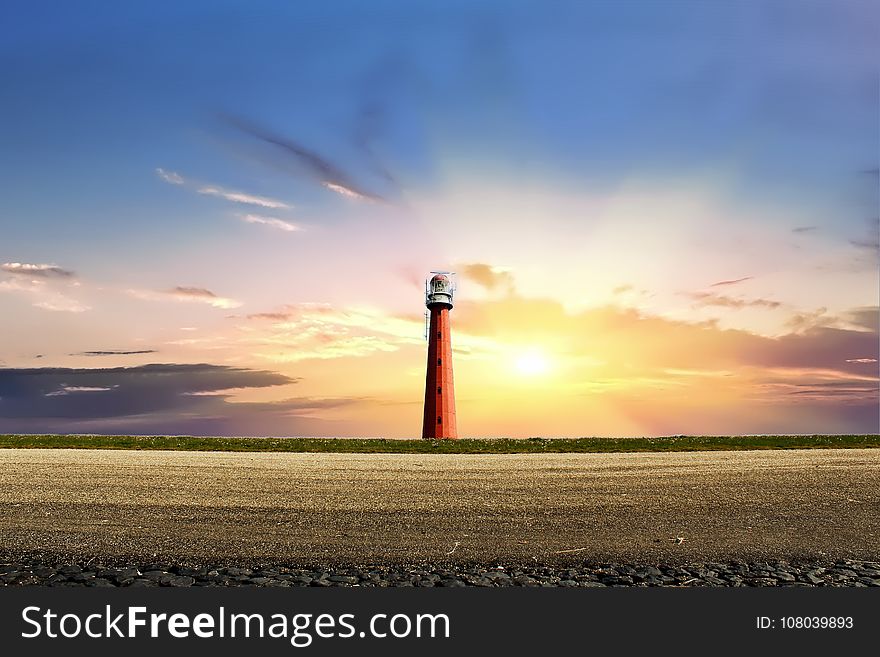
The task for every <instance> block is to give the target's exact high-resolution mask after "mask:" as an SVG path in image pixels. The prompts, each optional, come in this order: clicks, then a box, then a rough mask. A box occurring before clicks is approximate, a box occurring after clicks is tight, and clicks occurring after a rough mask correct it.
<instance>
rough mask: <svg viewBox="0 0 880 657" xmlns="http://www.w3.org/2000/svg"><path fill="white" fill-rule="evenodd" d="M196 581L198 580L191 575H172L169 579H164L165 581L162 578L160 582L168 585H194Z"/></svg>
mask: <svg viewBox="0 0 880 657" xmlns="http://www.w3.org/2000/svg"><path fill="white" fill-rule="evenodd" d="M195 581H196V580H195V579H194V578H192V577H189V576H187V575H177V576H172V577H171V578H170V579H168V580H164V581H163V580H160V582H161V583H162V584H165V585H166V586H175V587H183V586H192V585H193V583H195Z"/></svg>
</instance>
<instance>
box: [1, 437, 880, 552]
mask: <svg viewBox="0 0 880 657" xmlns="http://www.w3.org/2000/svg"><path fill="white" fill-rule="evenodd" d="M878 510H880V450H876V449H873V450H871V449H866V450H861V449H848V450H792V451H747V452H697V453H670V454H653V453H640V454H547V455H506V454H499V455H416V454H399V455H391V454H384V455H379V454H366V455H359V454H290V453H238V454H235V453H228V452H219V453H218V452H215V453H209V452H149V451H142V452H135V451H108V450H40V449H26V450H18V449H3V450H0V553H2V555H3V556H4V557H6V558H12V557H14V556H16V555H24V554H30V555H45V556H53V557H55V556H60V557H72V558H77V559H84V558H89V557H92V556H95V557H100V558H102V559H105V558H118V559H120V560H124V559H132V558H135V559H151V558H158V559H168V560H175V561H186V562H190V561H194V562H197V561H202V560H213V561H222V562H229V563H232V562H235V563H242V562H246V561H262V562H266V561H277V562H287V563H303V564H307V563H324V564H328V563H368V562H372V563H417V562H438V563H439V562H482V563H491V562H496V561H505V562H522V563H532V564H534V563H536V562H537V563H560V562H569V563H574V562H582V561H585V560H589V561H597V560H627V561H629V562H638V561H658V560H663V561H665V562H670V561H673V562H674V561H688V560H690V561H693V560H695V559H704V560H723V559H773V558H784V559H799V558H803V559H810V558H861V559H876V558H878V557H880V513H878Z"/></svg>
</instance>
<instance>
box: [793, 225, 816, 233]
mask: <svg viewBox="0 0 880 657" xmlns="http://www.w3.org/2000/svg"><path fill="white" fill-rule="evenodd" d="M817 229H818V226H798V227H797V228H792V229H791V232H792V233H812V232H813V231H814V230H817Z"/></svg>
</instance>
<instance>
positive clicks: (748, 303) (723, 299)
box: [688, 281, 782, 309]
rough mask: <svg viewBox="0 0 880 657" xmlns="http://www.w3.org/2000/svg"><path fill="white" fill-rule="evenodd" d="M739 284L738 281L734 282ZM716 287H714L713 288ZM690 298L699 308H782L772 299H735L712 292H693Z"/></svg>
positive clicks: (726, 282)
mask: <svg viewBox="0 0 880 657" xmlns="http://www.w3.org/2000/svg"><path fill="white" fill-rule="evenodd" d="M733 282H738V281H733ZM730 283H731V282H730V281H722V282H721V283H715V285H721V284H730ZM713 287H714V286H713ZM688 296H690V297H691V298H692V299H694V300H695V301H696V302H697V303H696V305H698V306H718V307H721V308H734V309H739V308H769V309H774V308H779V307H780V306H782V303H780V302H779V301H773V300H771V299H761V298H757V299H743V298H734V297H728V296H725V295H722V294H714V293H712V292H692V293H690V294H689V295H688Z"/></svg>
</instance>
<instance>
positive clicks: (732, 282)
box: [709, 276, 754, 287]
mask: <svg viewBox="0 0 880 657" xmlns="http://www.w3.org/2000/svg"><path fill="white" fill-rule="evenodd" d="M753 278H754V276H743V277H742V278H733V279H731V280H729V281H718V282H717V283H712V285H710V286H709V287H723V286H725V285H736V284H737V283H743V282H745V281H750V280H752V279H753Z"/></svg>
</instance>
